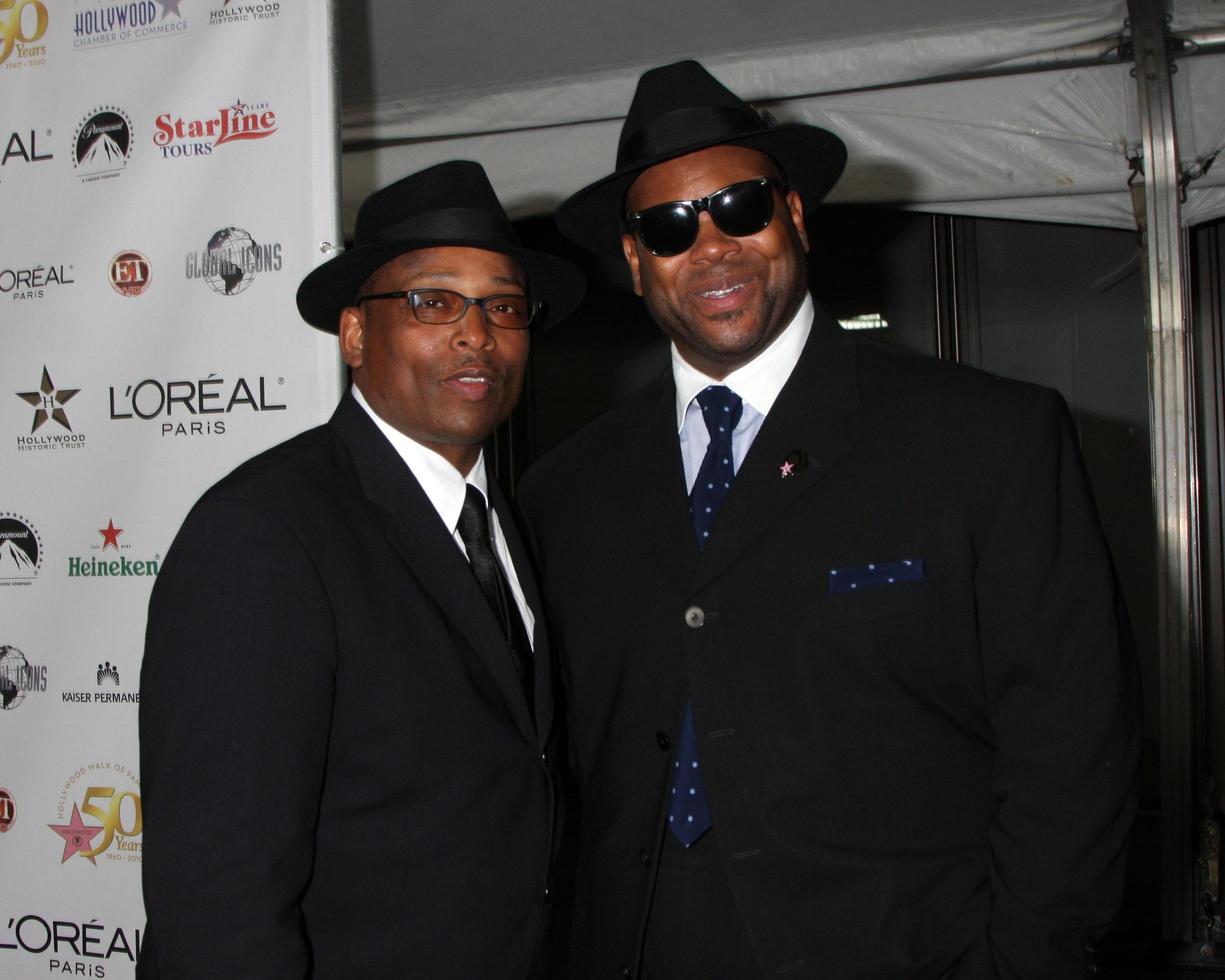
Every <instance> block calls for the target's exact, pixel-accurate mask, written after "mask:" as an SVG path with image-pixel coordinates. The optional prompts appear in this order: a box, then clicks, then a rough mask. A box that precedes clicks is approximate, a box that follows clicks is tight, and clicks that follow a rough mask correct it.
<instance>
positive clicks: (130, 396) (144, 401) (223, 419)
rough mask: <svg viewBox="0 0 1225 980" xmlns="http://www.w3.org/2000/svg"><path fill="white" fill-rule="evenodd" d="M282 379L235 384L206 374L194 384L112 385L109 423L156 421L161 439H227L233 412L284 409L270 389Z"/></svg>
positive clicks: (240, 379) (149, 381)
mask: <svg viewBox="0 0 1225 980" xmlns="http://www.w3.org/2000/svg"><path fill="white" fill-rule="evenodd" d="M284 383H285V379H284V378H283V377H279V378H276V379H275V380H273V381H271V382H270V381H269V379H268V378H266V377H264V375H262V374H261V375H259V376H258V377H255V378H251V379H249V380H248V379H247V378H245V377H242V376H241V375H240V376H239V377H238V378H236V379H235V380H233V381H228V380H226V379H225V378H221V377H218V376H217V375H216V374H210V375H209V376H208V377H207V378H200V379H198V380H193V379H186V378H185V379H182V380H175V381H160V380H158V379H157V378H145V379H144V380H142V381H138V382H136V383H135V384H130V385H119V386H115V385H112V386H111V388H110V395H109V397H110V410H111V420H112V421H124V420H139V421H141V422H153V421H158V422H159V423H160V427H161V433H162V435H163V436H209V435H215V436H220V435H225V433H226V429H227V417H228V416H229V415H230V414H231V413H233V412H236V411H243V412H257V413H260V412H283V411H285V409H286V408H287V407H288V406H287V405H285V404H284V403H283V402H282V403H278V402H275V401H273V400H272V399H273V397H274V394H273V392H272V391H271V390H270V385H271V384H275V385H283V384H284Z"/></svg>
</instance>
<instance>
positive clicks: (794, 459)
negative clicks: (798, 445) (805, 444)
mask: <svg viewBox="0 0 1225 980" xmlns="http://www.w3.org/2000/svg"><path fill="white" fill-rule="evenodd" d="M807 468H808V453H806V452H804V450H802V449H793V450H791V452H789V453H788V454H787V455H786V456H784V457H783V461H782V463H780V464H779V467H778V475H779V479H782V480H785V479H787V477H789V476H795V475H796V474H797V473H801V472H803V471H804V470H806V469H807Z"/></svg>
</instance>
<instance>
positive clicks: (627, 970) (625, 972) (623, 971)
mask: <svg viewBox="0 0 1225 980" xmlns="http://www.w3.org/2000/svg"><path fill="white" fill-rule="evenodd" d="M629 975H630V968H629V967H628V966H626V965H625V964H624V963H622V964H621V976H623V977H628V976H629Z"/></svg>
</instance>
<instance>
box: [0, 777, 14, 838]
mask: <svg viewBox="0 0 1225 980" xmlns="http://www.w3.org/2000/svg"><path fill="white" fill-rule="evenodd" d="M16 822H17V801H16V800H14V799H13V794H12V793H10V792H9V791H8V790H7V789H5V788H4V787H3V786H0V834H7V833H8V832H9V831H10V830H12V829H13V824H15V823H16Z"/></svg>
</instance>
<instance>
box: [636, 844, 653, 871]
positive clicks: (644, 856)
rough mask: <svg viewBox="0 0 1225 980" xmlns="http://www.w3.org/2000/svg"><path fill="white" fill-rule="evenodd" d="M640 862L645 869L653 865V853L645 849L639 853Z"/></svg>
mask: <svg viewBox="0 0 1225 980" xmlns="http://www.w3.org/2000/svg"><path fill="white" fill-rule="evenodd" d="M638 860H639V861H641V862H642V866H643V867H644V868H645V867H646V866H647V865H648V864H650V863H651V852H650V851H648V850H647V849H646V848H645V847H644V848H643V849H642V850H641V851H639V852H638Z"/></svg>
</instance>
